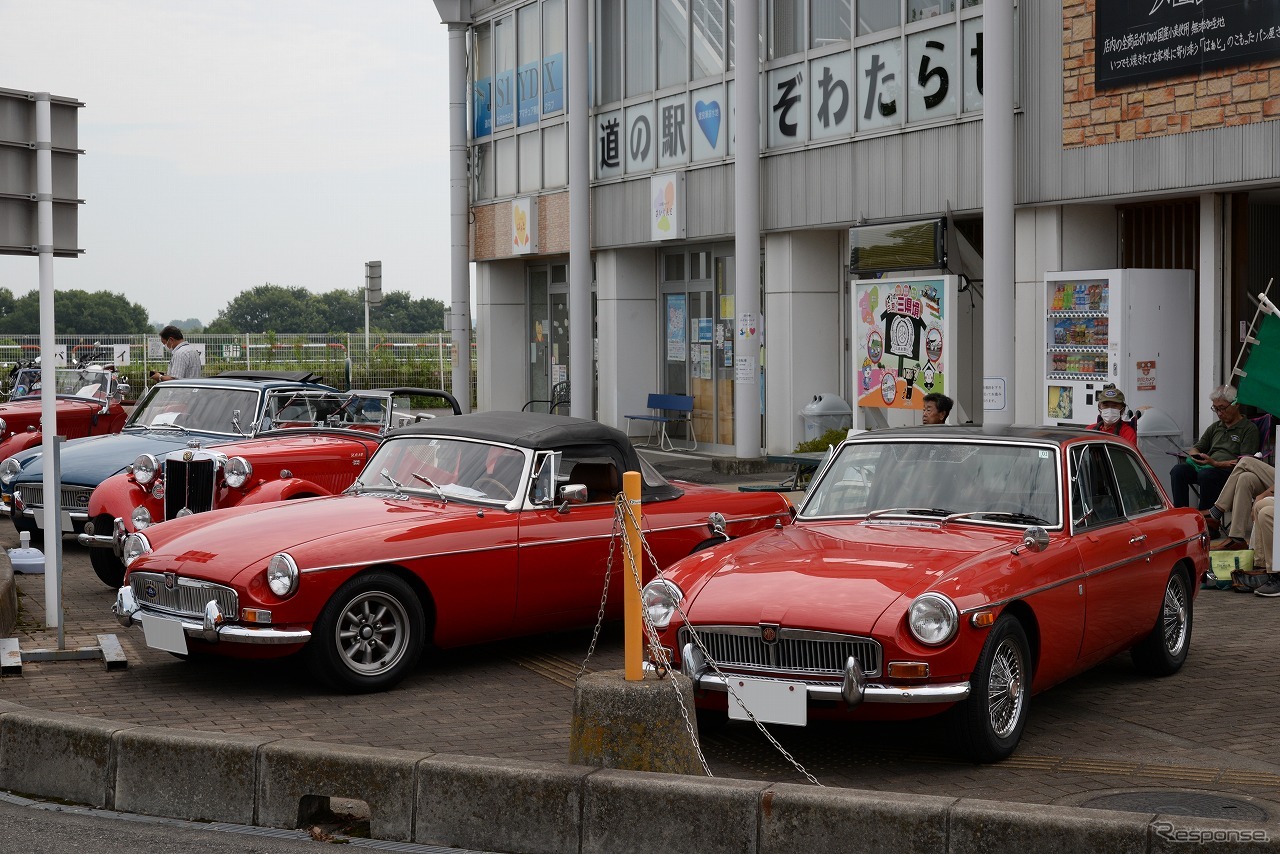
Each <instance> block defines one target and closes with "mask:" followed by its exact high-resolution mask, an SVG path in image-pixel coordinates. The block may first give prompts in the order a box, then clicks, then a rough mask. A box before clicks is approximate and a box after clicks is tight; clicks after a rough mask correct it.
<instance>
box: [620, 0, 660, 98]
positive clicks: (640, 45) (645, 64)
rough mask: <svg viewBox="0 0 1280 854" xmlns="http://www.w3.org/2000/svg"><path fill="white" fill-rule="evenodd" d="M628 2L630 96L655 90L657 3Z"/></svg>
mask: <svg viewBox="0 0 1280 854" xmlns="http://www.w3.org/2000/svg"><path fill="white" fill-rule="evenodd" d="M626 2H627V27H626V30H627V50H626V55H627V62H626V65H627V74H626V92H627V97H628V98H629V97H631V96H632V95H644V94H646V93H648V92H652V91H653V82H654V76H653V63H654V59H655V54H654V49H653V26H654V25H653V17H654V16H653V0H626Z"/></svg>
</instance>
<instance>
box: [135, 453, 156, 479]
mask: <svg viewBox="0 0 1280 854" xmlns="http://www.w3.org/2000/svg"><path fill="white" fill-rule="evenodd" d="M132 469H133V479H134V481H135V482H136V483H137V484H138V485H139V486H150V485H151V482H152V481H153V480H155V479H156V478H157V477H159V476H160V461H159V460H158V459H156V457H155V455H154V454H139V455H138V456H137V458H136V459H134V461H133V466H132Z"/></svg>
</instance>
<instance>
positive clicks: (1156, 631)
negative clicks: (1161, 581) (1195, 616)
mask: <svg viewBox="0 0 1280 854" xmlns="http://www.w3.org/2000/svg"><path fill="white" fill-rule="evenodd" d="M1191 622H1192V600H1191V587H1190V585H1189V584H1188V583H1187V576H1186V574H1185V573H1183V572H1180V571H1179V570H1176V569H1175V570H1174V571H1173V572H1171V573H1170V574H1169V580H1168V581H1167V582H1165V585H1164V597H1163V598H1162V599H1161V600H1160V613H1159V614H1157V615H1156V624H1155V625H1154V626H1153V627H1152V628H1151V633H1150V634H1148V635H1147V636H1146V637H1145V638H1143V639H1142V640H1141V641H1139V642H1138V645H1137V646H1135V647H1134V648H1133V650H1132V652H1131V653H1130V655H1132V656H1133V663H1134V665H1135V666H1136V667H1137V668H1138V670H1139V671H1141V672H1142V673H1145V674H1147V675H1148V676H1170V675H1172V674H1174V673H1177V672H1178V671H1179V670H1181V669H1182V663H1183V662H1184V661H1186V660H1187V653H1188V652H1190V650H1191Z"/></svg>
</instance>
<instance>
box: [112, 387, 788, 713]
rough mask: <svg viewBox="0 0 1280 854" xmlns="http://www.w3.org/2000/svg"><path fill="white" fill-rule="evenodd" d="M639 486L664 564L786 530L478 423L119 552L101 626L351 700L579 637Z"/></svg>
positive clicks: (411, 433) (742, 497) (599, 436)
mask: <svg viewBox="0 0 1280 854" xmlns="http://www.w3.org/2000/svg"><path fill="white" fill-rule="evenodd" d="M625 471H637V472H639V473H640V474H641V479H642V494H641V501H642V505H643V525H644V532H645V538H646V542H647V544H648V548H649V550H650V551H651V552H652V555H653V558H654V560H655V561H656V562H657V564H658V565H659V566H661V567H666V566H669V565H671V564H672V563H674V562H675V561H676V560H677V559H679V558H682V557H685V556H686V555H689V554H691V553H693V552H695V551H698V550H699V549H702V548H704V547H706V546H709V545H716V544H718V543H722V542H724V541H725V540H727V539H730V538H732V537H739V536H743V535H746V534H751V533H755V532H757V531H764V530H768V529H772V528H774V527H778V526H785V525H787V524H789V523H790V522H791V518H792V507H791V504H790V502H788V501H787V499H786V498H785V497H783V496H781V495H779V494H777V493H739V492H729V491H726V490H723V489H715V488H712V487H705V486H698V485H694V484H688V483H680V482H668V481H667V480H665V479H663V477H662V476H661V475H660V474H658V472H657V471H655V470H654V469H653V467H652V466H650V465H649V464H648V463H646V462H644V461H643V460H642V459H641V458H640V457H639V455H638V454H637V453H636V451H635V449H634V447H632V445H631V443H630V441H629V440H628V439H627V437H626V435H625V434H623V433H622V432H621V431H619V430H615V429H613V428H611V427H606V426H604V425H601V424H598V423H596V422H594V421H587V420H584V419H579V418H569V417H566V416H560V415H543V414H538V413H530V412H489V413H480V414H472V415H460V416H457V417H453V418H440V419H436V420H434V421H426V422H423V423H420V424H417V425H413V426H410V427H405V428H403V429H400V430H396V431H394V432H392V433H391V434H390V435H389V436H388V437H387V438H386V439H385V440H384V441H383V443H382V445H381V446H380V447H379V448H378V450H377V452H376V453H375V454H374V455H373V457H372V458H371V459H370V460H369V463H368V464H367V465H366V466H365V468H364V470H363V471H362V472H361V473H360V476H359V478H357V479H356V481H355V483H353V484H352V486H351V487H350V488H349V489H348V490H347V491H346V492H345V493H344V494H342V495H336V496H330V497H322V498H310V499H305V500H301V501H289V502H281V503H275V504H266V505H255V506H240V507H233V508H229V509H225V510H215V511H212V512H210V513H208V514H205V515H203V516H199V517H192V516H187V517H184V518H179V519H173V520H170V521H166V522H164V523H162V524H159V525H156V526H155V527H154V528H148V529H147V530H145V531H139V532H138V533H135V534H131V535H129V537H128V538H127V539H126V540H125V546H124V559H125V563H126V564H127V565H128V573H127V575H126V577H125V584H124V586H123V587H121V588H120V590H119V592H118V593H117V595H116V603H115V606H114V611H115V613H116V616H117V618H118V619H119V620H120V622H121V623H122V624H123V625H125V626H131V625H136V624H139V623H140V624H141V626H142V629H143V633H144V637H145V640H146V643H147V644H148V645H149V646H151V647H154V648H158V649H163V650H167V651H169V652H173V653H175V654H178V655H186V654H191V653H214V654H219V655H227V656H241V657H274V656H283V655H288V654H290V653H294V652H298V651H299V650H301V651H302V652H303V653H304V654H305V656H306V658H307V659H308V661H309V663H310V665H311V667H312V668H313V670H314V671H315V672H316V674H317V675H318V676H320V677H321V678H322V679H324V680H326V681H327V682H329V683H330V684H331V685H333V686H334V687H336V688H338V689H340V690H344V691H351V692H366V691H379V690H383V689H386V688H390V687H391V686H393V685H395V684H396V683H397V682H399V681H400V680H401V679H403V678H404V677H405V675H406V674H407V673H408V672H409V671H410V670H411V669H412V668H413V667H414V665H415V663H416V662H417V660H418V657H419V655H420V653H421V652H422V650H423V647H424V645H425V644H426V643H427V642H430V643H432V644H434V645H436V646H438V647H456V646H461V645H464V644H474V643H481V642H484V641H491V640H497V639H501V638H507V637H514V636H517V635H528V634H535V633H539V632H547V631H557V630H561V629H567V628H573V627H577V626H589V625H592V624H593V623H594V622H595V621H596V617H597V613H598V611H599V608H600V600H601V594H602V593H603V591H604V589H605V581H606V578H605V574H606V571H609V570H611V574H610V579H609V581H610V584H611V585H612V586H613V587H617V588H618V589H616V590H613V591H612V592H611V594H610V596H609V602H610V603H611V607H610V609H609V613H610V614H611V615H617V614H620V612H621V592H620V587H619V585H620V584H621V583H622V579H623V573H624V570H623V560H622V557H621V547H620V546H619V545H618V544H617V543H616V542H615V526H614V519H615V510H614V499H615V496H616V495H617V493H618V492H619V491H620V490H621V488H622V473H623V472H625Z"/></svg>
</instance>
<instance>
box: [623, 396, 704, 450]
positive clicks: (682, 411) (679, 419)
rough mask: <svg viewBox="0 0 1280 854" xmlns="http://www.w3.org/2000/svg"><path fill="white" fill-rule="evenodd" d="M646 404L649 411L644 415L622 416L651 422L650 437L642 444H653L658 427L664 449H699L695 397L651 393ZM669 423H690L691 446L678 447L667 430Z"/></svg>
mask: <svg viewBox="0 0 1280 854" xmlns="http://www.w3.org/2000/svg"><path fill="white" fill-rule="evenodd" d="M645 406H648V407H649V412H648V413H646V414H644V415H624V416H622V417H623V418H625V419H627V420H628V421H647V422H649V438H648V439H647V440H646V441H645V442H643V443H641V444H643V445H646V446H647V445H652V444H653V431H654V429H655V428H656V429H657V431H658V447H659V448H661V449H662V450H664V451H696V450H697V449H698V434H697V433H695V432H694V430H693V397H691V396H690V395H687V394H651V395H649V400H648V402H647V403H645ZM668 424H686V425H688V428H687V429H688V431H689V442H690V445H689V447H687V448H677V447H676V446H675V443H674V442H672V441H671V435H670V434H669V433H668V432H667V425H668ZM627 432H628V433H630V432H631V430H630V426H628V429H627Z"/></svg>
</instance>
